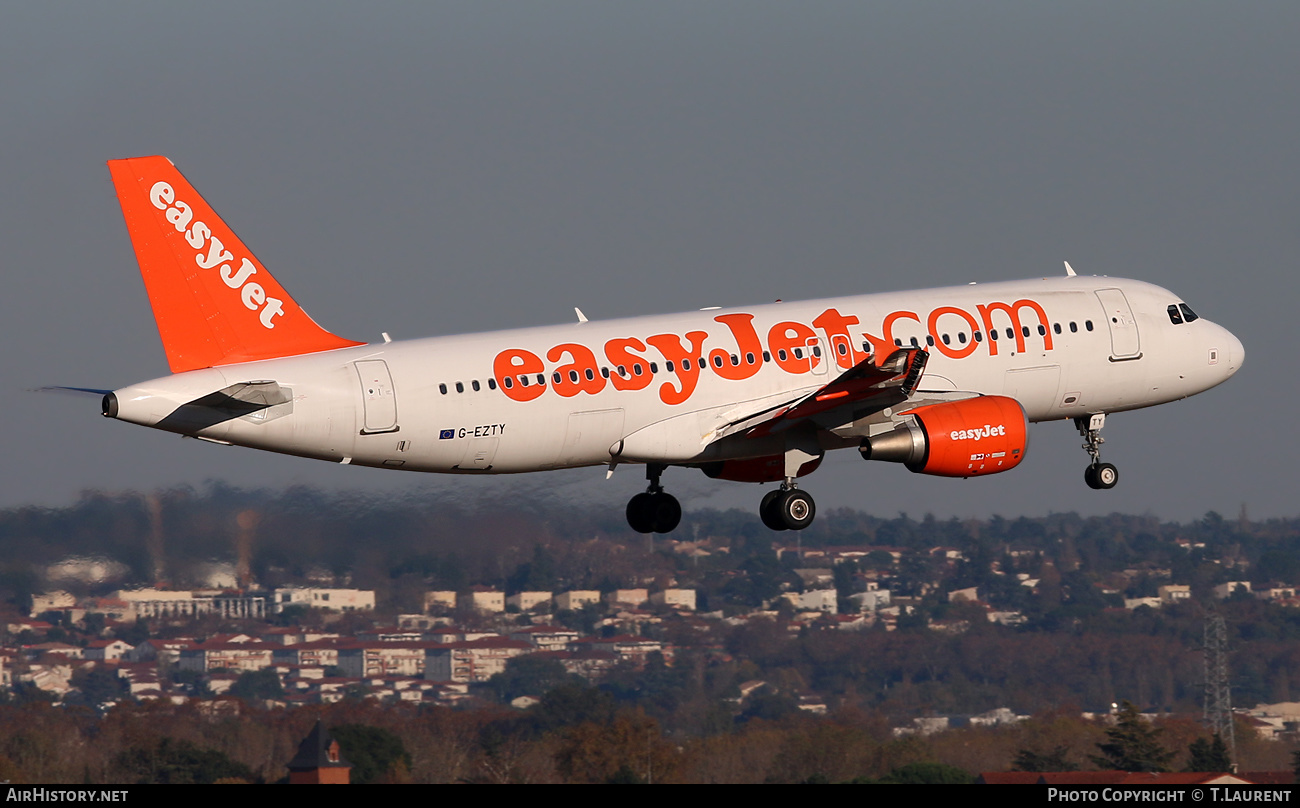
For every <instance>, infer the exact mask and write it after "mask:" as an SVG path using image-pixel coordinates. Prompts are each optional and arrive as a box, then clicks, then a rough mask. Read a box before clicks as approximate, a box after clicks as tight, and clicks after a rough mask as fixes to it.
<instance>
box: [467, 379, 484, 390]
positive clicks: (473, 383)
mask: <svg viewBox="0 0 1300 808" xmlns="http://www.w3.org/2000/svg"><path fill="white" fill-rule="evenodd" d="M469 385H470V387H473V388H474V392H475V393H477V392H478V391H479V390H482V389H483V388H481V387H479V386H478V379H475V380H474V381H472V382H470V383H469Z"/></svg>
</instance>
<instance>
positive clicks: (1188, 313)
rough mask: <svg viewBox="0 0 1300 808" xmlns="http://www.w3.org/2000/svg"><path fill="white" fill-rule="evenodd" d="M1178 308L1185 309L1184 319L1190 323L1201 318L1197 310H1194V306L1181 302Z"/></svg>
mask: <svg viewBox="0 0 1300 808" xmlns="http://www.w3.org/2000/svg"><path fill="white" fill-rule="evenodd" d="M1178 308H1180V309H1182V310H1183V319H1184V320H1186V321H1187V322H1189V323H1190V322H1193V321H1195V320H1199V319H1201V318H1200V317H1198V316H1197V314H1196V312H1194V311H1192V307H1191V306H1188V305H1187V304H1186V303H1179V304H1178Z"/></svg>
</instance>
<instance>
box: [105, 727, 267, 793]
mask: <svg viewBox="0 0 1300 808" xmlns="http://www.w3.org/2000/svg"><path fill="white" fill-rule="evenodd" d="M116 762H117V766H118V768H119V769H120V770H121V772H122V773H123V774H124V775H125V776H124V777H123V779H124V780H127V781H129V782H133V783H168V784H172V783H213V782H215V781H217V780H223V779H224V780H233V781H239V782H245V783H252V782H254V781H255V780H256V777H255V776H254V774H253V771H252V769H250V768H248V767H247V766H245V765H244V764H242V763H238V762H236V761H233V760H231V759H230V758H229V757H227V756H226V755H225V754H223V753H221V752H218V751H217V750H215V749H203V748H201V747H198V746H195V745H194V744H192V743H190V742H189V741H177V740H173V739H171V738H163V739H162V740H160V741H159V742H158V745H157V746H153V747H132V748H130V749H128V750H126V751H125V752H123V753H121V754H120V755H118V756H117V761H116Z"/></svg>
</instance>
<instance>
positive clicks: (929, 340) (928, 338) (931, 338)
mask: <svg viewBox="0 0 1300 808" xmlns="http://www.w3.org/2000/svg"><path fill="white" fill-rule="evenodd" d="M912 344H913V345H915V344H916V338H915V337H913V338H912ZM925 344H926V345H929V346H930V347H931V348H933V347H934V336H932V335H930V334H926V335H925Z"/></svg>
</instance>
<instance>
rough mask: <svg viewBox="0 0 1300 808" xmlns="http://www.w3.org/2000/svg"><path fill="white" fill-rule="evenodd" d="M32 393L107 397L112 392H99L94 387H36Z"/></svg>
mask: <svg viewBox="0 0 1300 808" xmlns="http://www.w3.org/2000/svg"><path fill="white" fill-rule="evenodd" d="M32 392H33V393H62V394H64V395H69V396H104V395H107V394H109V393H111V392H113V391H112V390H99V389H97V388H94V387H58V386H50V387H37V388H36V389H35V390H33V391H32Z"/></svg>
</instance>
